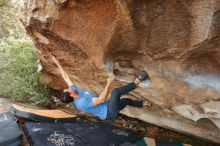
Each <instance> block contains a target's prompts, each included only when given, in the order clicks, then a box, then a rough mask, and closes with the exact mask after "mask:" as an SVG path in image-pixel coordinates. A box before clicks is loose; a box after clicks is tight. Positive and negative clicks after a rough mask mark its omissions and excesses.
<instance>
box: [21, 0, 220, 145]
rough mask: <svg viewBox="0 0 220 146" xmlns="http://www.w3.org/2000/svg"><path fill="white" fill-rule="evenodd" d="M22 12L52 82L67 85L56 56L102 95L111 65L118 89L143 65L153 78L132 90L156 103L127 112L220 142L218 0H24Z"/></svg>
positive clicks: (81, 82)
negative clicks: (59, 69)
mask: <svg viewBox="0 0 220 146" xmlns="http://www.w3.org/2000/svg"><path fill="white" fill-rule="evenodd" d="M20 11H21V15H20V16H21V19H22V22H23V24H24V25H25V27H26V30H27V33H28V34H29V35H30V36H31V37H32V38H33V40H34V41H35V45H36V48H37V52H38V54H39V57H40V59H41V63H42V66H43V70H42V73H43V78H44V81H45V82H46V83H48V84H49V85H50V86H51V87H52V88H54V89H60V90H61V89H63V88H65V86H66V85H65V83H64V81H63V80H62V78H61V75H60V74H59V72H58V70H57V69H56V67H55V66H54V65H53V63H52V60H51V58H50V55H52V54H54V55H56V56H57V57H58V59H59V60H60V61H61V64H62V65H63V67H64V68H65V70H66V71H67V72H68V73H69V74H70V76H71V78H72V80H73V81H74V82H75V83H76V84H78V85H79V86H80V87H82V88H85V89H88V90H91V91H94V92H97V93H100V92H101V90H102V89H103V87H104V85H105V80H106V78H107V76H108V74H110V73H112V72H113V70H115V71H116V72H117V74H116V75H117V80H118V81H116V82H115V84H114V87H116V86H119V85H122V84H124V83H125V82H129V81H131V80H133V79H134V77H135V76H134V75H135V73H137V72H138V71H139V70H143V69H144V70H146V71H147V72H148V73H149V76H150V79H151V82H146V83H143V84H142V85H141V87H140V88H138V89H136V90H135V91H134V92H132V93H130V95H129V96H130V97H133V98H135V97H140V96H142V97H145V98H146V100H148V101H149V102H151V104H152V106H151V107H150V108H149V109H148V110H146V109H141V110H140V109H138V110H136V109H134V108H127V109H126V110H124V111H123V113H124V114H127V115H130V116H132V117H138V118H140V119H142V120H145V121H148V122H152V123H155V124H157V125H160V126H164V127H170V128H173V129H176V130H179V131H182V132H187V133H191V134H194V135H197V136H200V137H204V138H207V139H209V140H212V141H215V142H219V143H220V130H219V129H218V128H216V127H219V125H220V117H219V115H220V110H219V107H220V103H219V100H220V1H219V0H166V1H165V0H154V1H151V0H138V1H135V0H133V1H127V0H114V1H112V0H96V1H93V0H85V1H83V0H60V1H59V0H26V1H22V3H20ZM134 111H135V112H134ZM140 114H141V115H142V116H141V117H139V116H138V115H140ZM149 115H150V116H152V117H154V118H156V117H158V115H159V117H160V118H161V119H158V118H156V119H157V120H156V121H154V120H153V118H150V119H151V120H149V119H148V118H149ZM204 118H205V119H206V120H207V119H210V120H208V122H203V123H201V122H200V121H199V120H202V119H204ZM187 119H188V120H187ZM169 120H171V121H173V122H172V124H170V123H169ZM211 121H212V122H213V123H214V124H215V125H213V124H212V122H211ZM181 126H183V127H181ZM187 126H188V127H187ZM184 127H185V128H184ZM207 131H209V132H207ZM210 132H211V134H210Z"/></svg>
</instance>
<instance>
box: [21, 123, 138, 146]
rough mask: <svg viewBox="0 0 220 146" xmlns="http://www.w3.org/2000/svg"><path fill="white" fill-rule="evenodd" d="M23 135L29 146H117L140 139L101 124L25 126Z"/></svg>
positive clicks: (31, 124) (127, 132) (27, 124)
mask: <svg viewBox="0 0 220 146" xmlns="http://www.w3.org/2000/svg"><path fill="white" fill-rule="evenodd" d="M23 130H24V133H25V135H26V137H27V138H28V141H29V143H30V145H31V146H119V145H121V144H123V143H125V142H135V141H137V140H138V139H140V138H142V137H141V136H139V135H137V134H134V133H132V132H131V131H127V130H122V129H119V128H116V127H113V126H110V125H106V124H103V123H101V122H100V123H94V122H93V123H87V122H86V123H63V124H61V123H34V122H28V123H26V124H25V126H24V128H23Z"/></svg>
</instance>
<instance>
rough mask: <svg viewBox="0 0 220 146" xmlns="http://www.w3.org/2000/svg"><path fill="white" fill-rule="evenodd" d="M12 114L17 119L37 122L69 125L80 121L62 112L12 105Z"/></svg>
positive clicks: (74, 116)
mask: <svg viewBox="0 0 220 146" xmlns="http://www.w3.org/2000/svg"><path fill="white" fill-rule="evenodd" d="M11 112H12V113H14V115H15V116H17V117H21V118H24V119H26V120H32V121H37V122H47V123H59V122H61V123H64V122H65V123H69V122H76V121H79V120H80V118H77V116H76V115H73V114H69V113H66V112H63V111H62V110H57V109H55V110H38V109H31V108H27V107H24V106H20V105H15V104H13V105H12V107H11Z"/></svg>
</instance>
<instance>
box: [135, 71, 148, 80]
mask: <svg viewBox="0 0 220 146" xmlns="http://www.w3.org/2000/svg"><path fill="white" fill-rule="evenodd" d="M137 78H138V79H139V80H140V81H144V80H146V79H149V76H148V74H147V72H146V71H141V72H139V73H138V74H137Z"/></svg>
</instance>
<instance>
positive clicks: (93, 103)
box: [52, 56, 149, 120]
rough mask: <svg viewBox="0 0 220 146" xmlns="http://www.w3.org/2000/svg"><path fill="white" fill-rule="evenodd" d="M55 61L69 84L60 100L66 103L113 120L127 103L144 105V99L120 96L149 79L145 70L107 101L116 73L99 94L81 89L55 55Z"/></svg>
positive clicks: (114, 92) (135, 105)
mask: <svg viewBox="0 0 220 146" xmlns="http://www.w3.org/2000/svg"><path fill="white" fill-rule="evenodd" d="M52 59H53V61H54V62H55V64H56V65H57V67H58V68H59V71H60V72H61V74H62V77H63V79H64V80H65V81H66V83H67V84H68V86H69V88H68V89H65V90H64V92H63V94H62V96H61V98H60V100H61V101H62V102H64V103H70V102H73V104H74V105H75V106H76V107H77V108H78V109H79V110H82V111H84V112H87V113H89V114H91V115H94V116H97V117H99V118H100V119H102V120H112V119H115V118H116V117H117V116H118V113H119V111H120V110H122V109H123V108H125V107H126V106H127V105H130V106H134V107H139V108H140V107H143V101H136V100H132V99H130V98H122V99H120V97H121V96H122V95H123V94H127V93H128V92H130V91H132V90H134V89H135V88H136V87H137V85H138V84H139V83H141V81H143V80H146V79H148V78H149V77H148V74H147V73H146V72H145V71H142V72H140V73H139V74H138V77H137V78H136V79H135V81H134V82H131V83H129V84H127V85H125V86H123V87H120V88H115V89H114V90H113V91H112V93H111V97H110V99H109V100H108V101H106V99H107V97H108V94H109V88H110V85H111V83H112V82H113V81H114V79H115V77H114V75H113V76H111V77H109V78H108V79H107V84H106V86H105V88H104V90H103V91H102V93H101V94H100V95H99V96H97V95H96V94H95V93H92V92H89V91H86V90H83V89H79V88H78V87H77V86H76V85H75V84H73V83H72V81H71V80H70V78H69V76H68V74H67V73H66V72H65V71H64V70H63V68H62V66H61V65H60V62H59V61H58V60H57V59H56V58H55V57H54V56H53V57H52Z"/></svg>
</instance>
